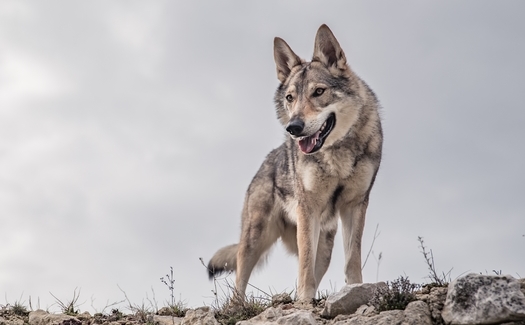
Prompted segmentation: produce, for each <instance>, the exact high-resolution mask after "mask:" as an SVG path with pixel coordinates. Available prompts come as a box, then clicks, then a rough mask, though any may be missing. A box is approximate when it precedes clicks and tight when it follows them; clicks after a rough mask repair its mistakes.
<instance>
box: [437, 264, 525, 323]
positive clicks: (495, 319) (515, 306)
mask: <svg viewBox="0 0 525 325" xmlns="http://www.w3.org/2000/svg"><path fill="white" fill-rule="evenodd" d="M442 317H443V320H444V321H445V322H446V323H448V324H458V325H462V324H499V323H505V322H512V321H520V320H525V296H524V295H523V292H521V290H520V282H519V281H518V280H516V279H514V278H513V277H512V276H510V275H505V276H499V275H480V274H468V275H466V276H464V277H461V278H459V279H457V280H455V281H453V282H452V283H450V284H449V286H448V293H447V300H446V301H445V306H444V307H443V313H442Z"/></svg>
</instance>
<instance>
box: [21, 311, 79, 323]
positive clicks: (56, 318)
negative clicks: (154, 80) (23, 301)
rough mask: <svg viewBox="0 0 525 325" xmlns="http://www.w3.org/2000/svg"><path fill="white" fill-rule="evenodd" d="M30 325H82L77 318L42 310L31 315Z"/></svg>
mask: <svg viewBox="0 0 525 325" xmlns="http://www.w3.org/2000/svg"><path fill="white" fill-rule="evenodd" d="M29 324H30V325H59V324H60V325H81V324H82V322H81V321H79V320H78V319H77V318H76V317H73V316H68V315H64V314H50V313H48V312H46V311H44V310H42V309H39V310H36V311H32V312H30V313H29Z"/></svg>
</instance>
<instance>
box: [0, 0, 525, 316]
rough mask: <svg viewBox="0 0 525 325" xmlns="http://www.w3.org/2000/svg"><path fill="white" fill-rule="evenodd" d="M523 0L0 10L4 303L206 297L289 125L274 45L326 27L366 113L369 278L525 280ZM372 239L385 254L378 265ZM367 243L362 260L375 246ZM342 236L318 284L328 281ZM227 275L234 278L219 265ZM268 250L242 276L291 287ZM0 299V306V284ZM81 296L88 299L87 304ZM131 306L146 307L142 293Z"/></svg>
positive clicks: (302, 44) (287, 266)
mask: <svg viewBox="0 0 525 325" xmlns="http://www.w3.org/2000/svg"><path fill="white" fill-rule="evenodd" d="M524 12H525V2H523V1H498V2H496V1H491V2H487V1H479V0H475V1H439V2H438V1H434V2H429V1H425V2H421V1H396V2H392V1H374V2H369V1H340V2H333V1H322V2H321V1H319V2H308V3H304V2H301V1H264V2H263V1H259V2H255V1H254V2H247V1H220V2H219V1H191V2H189V1H188V2H174V1H169V2H168V1H165V2H164V1H142V2H137V1H112V2H109V1H90V2H86V1H46V2H41V1H6V0H2V1H1V2H0V295H1V296H2V297H1V298H0V304H6V303H7V302H9V303H13V302H14V301H16V300H18V299H22V301H25V302H26V303H27V302H28V300H29V296H31V299H32V301H33V307H35V305H36V300H37V299H38V298H39V299H40V307H42V308H50V309H51V310H56V309H57V307H56V306H52V304H53V302H54V299H53V297H52V296H51V295H50V294H49V292H51V293H53V294H54V295H55V296H57V297H58V298H60V299H62V300H64V301H65V300H68V299H70V298H71V296H72V295H73V290H74V289H75V288H79V289H80V290H81V297H80V299H79V303H84V304H83V305H82V306H80V309H81V310H82V311H84V310H87V311H90V312H94V311H95V309H97V310H99V311H100V310H101V309H102V308H103V306H104V305H105V304H106V303H107V302H108V301H109V302H113V301H118V300H122V299H123V298H124V296H123V294H122V292H121V291H120V290H119V288H118V287H117V285H118V286H120V287H121V288H122V289H123V290H124V291H126V293H127V295H128V296H129V298H130V299H131V300H132V302H133V303H137V304H140V303H141V302H142V300H143V299H146V295H148V296H147V297H149V298H150V299H151V298H152V290H153V291H154V292H155V298H156V300H157V301H158V302H159V305H160V306H162V305H164V302H165V301H166V300H167V299H168V298H169V291H168V289H167V288H166V287H165V286H164V285H163V284H162V283H161V282H160V280H159V278H160V277H162V276H164V275H165V274H166V273H167V272H169V267H170V266H173V268H174V276H175V281H176V282H175V294H176V296H177V297H178V298H181V299H182V300H184V301H186V303H187V304H188V305H189V306H192V307H196V306H200V305H204V304H207V305H210V304H212V303H213V298H212V293H211V290H212V289H213V283H210V282H209V281H208V279H207V275H206V270H205V269H204V267H203V266H202V265H201V264H200V261H199V257H202V258H203V259H204V260H205V261H206V262H207V261H208V260H209V258H210V257H211V256H212V255H213V253H214V252H215V251H216V250H217V249H218V248H220V247H222V246H224V245H227V244H231V243H234V242H237V240H238V237H239V227H240V211H241V209H242V202H243V199H244V194H245V191H246V188H247V187H248V185H249V183H250V181H251V178H252V177H253V175H254V174H255V172H256V171H257V169H258V168H259V166H260V164H261V163H262V161H263V159H264V157H265V155H266V154H267V153H268V152H269V151H270V150H271V149H273V148H275V147H277V146H279V144H280V143H281V142H282V140H283V138H284V132H283V129H282V127H281V126H280V124H279V123H278V122H277V120H276V116H275V111H274V106H273V101H272V98H273V93H274V90H275V88H276V87H277V85H278V80H277V77H276V73H275V65H274V62H273V48H272V46H273V38H274V37H275V36H280V37H282V38H284V39H285V40H286V41H287V42H288V44H290V46H291V47H292V48H293V49H294V51H295V52H296V53H297V54H298V55H300V56H301V57H303V58H306V59H310V58H311V56H312V52H313V42H314V37H315V32H316V31H317V28H318V27H319V26H320V25H321V24H323V23H326V24H328V26H329V27H330V28H331V29H332V31H333V32H334V34H335V36H336V37H337V38H338V40H339V42H340V44H341V46H342V47H343V49H344V51H345V53H346V57H347V58H348V62H349V64H350V66H351V68H352V69H354V71H356V73H357V74H358V75H360V76H361V77H362V78H363V79H364V80H365V81H366V82H367V83H368V84H369V85H370V86H371V87H372V89H373V90H374V91H375V92H376V94H377V95H378V97H379V99H380V101H381V103H382V106H383V110H382V112H381V113H382V114H381V115H382V120H383V127H384V135H385V142H384V153H383V157H384V158H383V162H382V166H381V168H380V171H379V174H378V177H377V181H376V185H375V187H374V189H373V191H372V194H371V199H370V205H369V209H368V215H367V225H366V228H365V234H364V244H363V250H364V255H365V253H366V251H367V250H368V249H369V247H370V245H371V242H372V238H373V234H374V229H375V227H376V225H377V224H379V230H380V235H379V237H378V238H377V240H376V242H375V244H374V247H373V252H374V253H373V255H371V257H370V259H369V261H368V264H367V266H366V268H365V269H364V273H363V276H364V281H365V282H375V281H376V279H379V280H394V279H395V278H397V277H398V276H399V275H407V276H409V277H410V279H411V280H412V281H413V282H418V283H424V282H428V279H426V276H427V274H428V272H427V267H426V264H425V262H424V259H423V256H422V254H421V253H420V248H419V243H418V241H417V237H418V236H423V237H424V239H425V242H426V245H427V246H428V248H431V249H432V250H433V253H434V258H435V263H436V266H437V270H438V271H439V272H448V271H449V270H450V269H452V272H451V275H452V278H455V277H457V276H459V275H460V274H464V273H468V272H477V273H479V272H481V273H484V274H485V273H488V274H493V270H496V271H498V272H499V271H500V270H501V271H502V272H503V273H505V274H511V275H513V276H516V277H517V276H518V275H521V276H522V277H524V276H525V257H524V256H525V255H524V252H525V237H524V235H525V199H524V194H525V171H524V169H523V167H524V165H525V145H524V140H525V128H524V125H525V107H524V106H525V105H524V100H523V96H524V89H525V62H524V58H525V19H523V13H524ZM380 253H382V260H381V263H380V264H379V265H378V263H377V261H376V259H375V258H377V257H378V256H379V254H380ZM374 256H375V258H374ZM343 261H344V257H343V250H342V244H341V238H340V234H338V237H337V241H336V244H335V248H334V253H333V258H332V264H331V266H330V268H329V271H328V273H327V274H326V276H325V277H324V279H323V282H322V284H321V289H327V290H332V289H333V288H335V289H339V288H340V287H341V286H342V285H343V284H344V274H343ZM232 279H233V278H232ZM296 279H297V262H296V259H295V257H293V256H289V255H287V254H286V253H285V252H284V250H283V248H282V246H281V245H277V246H276V247H275V248H274V249H273V253H272V255H271V256H270V258H269V260H268V265H267V266H266V267H265V268H263V269H262V270H260V271H258V272H257V273H256V274H255V275H254V276H252V281H251V282H252V283H253V284H254V285H255V286H257V287H260V288H261V289H263V290H265V291H272V292H281V291H283V290H288V291H290V290H292V289H293V288H294V287H295V282H296ZM4 297H5V298H4ZM92 299H94V303H93V305H94V306H95V308H92V307H91V300H92ZM146 304H148V302H147V301H146Z"/></svg>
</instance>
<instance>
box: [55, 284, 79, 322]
mask: <svg viewBox="0 0 525 325" xmlns="http://www.w3.org/2000/svg"><path fill="white" fill-rule="evenodd" d="M77 289H78V288H75V290H73V298H72V299H71V300H66V301H65V302H63V301H62V300H60V299H58V298H57V297H56V296H55V295H54V294H52V293H51V292H49V294H50V295H51V296H53V298H55V303H56V304H57V305H58V307H60V310H61V311H62V313H63V314H65V315H69V316H75V315H78V314H79V313H80V309H79V307H80V305H79V304H78V298H80V289H79V290H78V293H77Z"/></svg>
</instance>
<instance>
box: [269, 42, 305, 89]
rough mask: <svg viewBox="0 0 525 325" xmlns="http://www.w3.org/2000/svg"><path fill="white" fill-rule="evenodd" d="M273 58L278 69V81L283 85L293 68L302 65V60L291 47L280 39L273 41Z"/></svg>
mask: <svg viewBox="0 0 525 325" xmlns="http://www.w3.org/2000/svg"><path fill="white" fill-rule="evenodd" d="M273 57H274V59H275V65H276V67H277V79H279V81H281V82H282V83H284V81H285V80H286V78H288V76H289V75H290V71H292V68H293V67H295V66H296V65H299V64H301V59H300V58H299V57H298V56H297V55H296V54H295V53H294V52H293V51H292V49H291V48H290V46H288V44H286V42H285V41H284V40H283V39H282V38H279V37H276V38H274V40H273Z"/></svg>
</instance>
